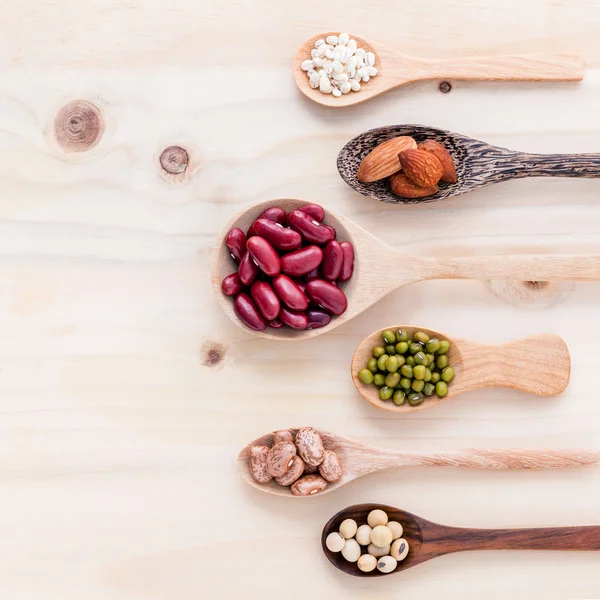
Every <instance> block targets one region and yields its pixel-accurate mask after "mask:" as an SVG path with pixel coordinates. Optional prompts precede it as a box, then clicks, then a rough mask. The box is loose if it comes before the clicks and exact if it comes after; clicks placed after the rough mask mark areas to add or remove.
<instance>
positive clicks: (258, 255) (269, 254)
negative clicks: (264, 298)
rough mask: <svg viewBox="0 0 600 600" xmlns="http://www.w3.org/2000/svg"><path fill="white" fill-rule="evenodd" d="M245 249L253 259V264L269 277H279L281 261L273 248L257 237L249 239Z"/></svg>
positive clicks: (263, 239)
mask: <svg viewBox="0 0 600 600" xmlns="http://www.w3.org/2000/svg"><path fill="white" fill-rule="evenodd" d="M246 248H247V249H248V252H249V253H250V256H251V257H252V258H253V259H254V262H255V263H256V264H257V265H258V268H259V269H260V270H261V271H262V272H263V273H265V275H268V276H269V277H275V276H276V275H279V273H280V271H281V261H280V260H279V256H278V255H277V252H275V248H273V246H271V244H269V242H267V240H265V238H262V237H260V236H258V235H255V236H253V237H251V238H250V239H249V240H248V241H247V242H246Z"/></svg>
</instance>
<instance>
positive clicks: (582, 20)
mask: <svg viewBox="0 0 600 600" xmlns="http://www.w3.org/2000/svg"><path fill="white" fill-rule="evenodd" d="M0 5H1V6H2V9H3V12H2V15H3V18H2V19H0V48H1V49H2V52H1V53H0V63H1V64H2V78H1V79H0V91H1V93H0V107H1V110H0V157H1V160H0V210H1V213H2V220H1V221H0V229H1V235H0V256H1V261H0V278H1V281H2V286H1V293H0V327H1V335H0V398H1V407H2V419H1V420H0V428H1V435H0V469H1V470H0V475H1V477H0V490H1V497H2V509H3V510H2V511H1V513H0V531H2V536H1V538H0V556H1V558H2V569H0V590H1V595H2V598H7V599H10V600H31V599H35V600H81V599H82V598H85V599H86V600H140V599H144V600H174V599H176V600H197V599H198V598H204V597H214V598H236V597H240V596H242V595H243V597H244V598H248V599H249V598H257V599H258V598H261V599H264V598H265V596H266V595H271V596H275V595H277V594H279V595H284V596H285V597H286V598H289V599H291V600H299V599H300V598H305V597H306V590H305V588H304V587H302V586H298V585H292V584H291V583H290V582H291V581H293V580H294V578H295V577H297V573H298V572H301V573H303V575H304V578H305V579H307V580H310V581H311V582H313V583H314V585H315V588H316V591H315V592H314V595H315V596H317V597H328V598H339V597H343V598H345V599H348V600H358V599H360V600H363V599H365V600H366V599H372V598H377V599H378V600H390V599H395V598H403V599H405V600H406V599H413V598H414V599H420V600H422V599H423V598H436V597H443V598H461V600H462V599H465V598H473V599H479V598H481V597H485V598H490V599H491V598H503V599H504V598H507V597H510V598H515V599H519V600H521V599H522V598H527V599H532V598H543V599H544V600H547V599H555V598H594V597H598V595H599V593H598V590H599V589H600V572H599V570H598V556H597V555H594V554H593V553H552V554H544V553H542V552H536V551H531V552H528V553H526V554H523V553H520V552H505V553H500V552H481V553H470V554H466V555H463V556H460V555H452V556H447V557H444V558H440V559H437V560H435V561H430V562H428V563H427V564H425V565H422V566H421V567H419V568H418V569H411V570H410V571H408V572H406V573H405V574H402V575H397V576H395V577H394V578H389V579H385V578H384V579H382V580H380V581H377V582H369V583H365V582H362V581H357V580H355V579H354V578H350V577H348V576H346V575H344V574H343V573H339V572H338V571H337V570H336V569H334V568H333V567H332V566H331V565H330V564H329V563H328V562H327V561H326V559H325V558H324V557H323V555H322V552H321V550H320V548H319V536H320V534H321V530H322V527H323V525H324V524H325V522H326V521H327V520H328V519H329V518H330V517H331V515H333V514H335V513H336V512H337V511H338V510H340V509H342V508H344V507H346V506H349V505H351V504H356V503H360V502H382V503H388V504H392V505H395V506H398V507H402V508H404V509H406V510H408V511H410V512H412V513H415V514H419V515H424V516H425V517H427V518H428V519H431V520H432V521H435V522H439V523H448V524H452V525H456V526H468V527H545V526H561V525H564V526H574V525H587V524H598V523H599V522H600V509H599V507H598V495H599V494H600V469H598V468H597V467H589V468H588V467H586V468H583V469H568V470H553V471H539V472H530V471H526V472H525V471H523V472H521V471H482V470H470V469H462V470H459V469H441V468H440V469H436V468H432V469H416V468H415V469H413V468H407V469H406V470H402V471H401V472H400V471H399V472H398V473H396V474H395V476H394V477H393V478H390V477H388V476H387V474H386V473H385V472H382V473H377V474H373V475H371V476H369V477H366V478H364V479H361V480H359V481H356V482H354V483H353V484H352V485H348V486H345V487H344V489H343V490H339V491H338V492H336V493H335V494H328V495H325V496H323V497H321V498H314V499H312V500H311V501H307V502H290V501H289V500H288V499H286V498H277V497H270V496H268V495H267V494H263V493H260V492H259V491H258V490H254V489H252V488H251V487H250V486H248V485H246V484H245V483H244V481H243V480H242V479H241V478H240V476H239V474H238V472H237V465H236V458H237V454H238V452H239V450H240V449H241V448H242V447H243V446H244V444H246V443H247V442H248V441H249V440H252V439H255V438H256V437H258V436H259V435H261V434H263V433H265V432H268V431H273V430H275V429H278V428H281V427H285V426H286V425H293V424H307V425H308V424H312V425H314V426H316V427H319V428H323V429H325V430H327V431H335V432H337V433H339V434H341V435H344V436H348V437H350V438H353V439H356V440H358V441H360V442H363V443H367V444H369V445H373V446H377V447H383V448H387V449H390V450H397V451H407V452H422V453H430V452H442V451H451V450H453V451H458V450H460V449H463V448H467V447H476V448H489V449H497V448H524V449H530V448H535V447H549V448H565V447H582V448H586V449H589V450H597V449H598V431H599V428H600V404H599V402H598V397H597V393H596V392H597V385H598V377H597V373H598V364H599V361H600V351H599V347H600V346H599V340H600V321H599V320H598V318H597V317H598V299H599V298H600V285H599V284H597V283H575V284H574V285H573V284H570V285H564V284H562V283H559V282H557V283H556V284H551V285H549V286H539V285H537V284H535V285H529V284H521V283H519V282H514V283H513V284H511V285H505V284H500V283H498V282H495V283H493V284H490V285H488V284H486V283H485V282H481V281H476V280H474V281H451V280H446V281H443V280H435V281H427V282H423V283H418V284H415V285H413V286H407V287H404V288H402V289H399V290H397V291H395V292H393V293H391V294H390V295H389V296H387V297H386V298H385V299H383V300H382V301H381V302H379V303H378V304H377V305H375V306H373V307H372V309H370V310H368V311H366V312H364V313H363V314H361V315H360V316H359V317H357V318H356V319H353V320H352V321H349V322H348V323H346V324H344V325H343V326H342V327H340V328H339V329H337V330H335V331H334V332H332V333H331V334H326V335H324V336H320V337H318V338H315V339H311V340H305V341H301V342H298V343H282V342H278V341H273V340H264V339H260V338H257V337H255V336H252V335H250V334H247V333H246V332H244V331H243V330H242V329H240V328H238V327H237V326H235V325H234V324H233V323H232V322H231V321H230V319H229V318H228V317H227V316H226V315H225V314H224V313H223V311H222V310H221V308H220V306H219V304H218V302H217V299H216V297H215V296H214V294H213V292H212V285H211V280H210V273H209V270H210V256H211V251H212V250H213V247H214V245H215V241H216V237H217V234H218V232H219V231H220V229H221V228H222V227H223V226H224V225H225V224H226V222H227V221H228V219H230V218H231V217H232V216H234V215H235V214H236V213H238V212H239V211H241V210H242V209H244V208H245V207H247V206H248V205H250V204H253V203H256V202H260V201H262V200H266V199H270V198H290V197H295V198H302V199H305V200H311V201H317V202H321V203H322V204H323V205H324V206H325V207H326V208H328V209H330V210H333V211H335V212H337V213H339V214H343V215H345V216H347V217H348V218H350V219H352V220H353V221H354V222H356V223H357V224H358V225H360V226H361V227H363V228H364V229H366V230H367V231H370V232H371V233H372V234H373V235H374V236H375V237H376V238H378V239H380V240H381V241H382V242H385V243H387V244H390V245H392V246H393V247H394V248H395V249H396V250H398V251H404V252H408V251H409V250H410V253H416V254H417V255H418V256H420V257H423V258H424V257H444V258H445V259H447V260H451V259H454V258H456V257H469V256H471V257H474V260H475V259H477V260H478V258H477V257H480V256H486V255H499V254H503V253H506V254H529V253H531V254H540V253H541V254H549V253H550V254H551V253H559V254H565V253H572V254H587V253H593V254H598V253H600V203H599V201H598V193H599V191H600V188H599V185H600V182H598V181H597V180H591V179H590V180H585V179H578V180H568V179H564V180H561V179H555V180H553V179H544V180H533V179H532V180H521V181H513V182H508V183H503V184H499V185H495V186H491V187H489V188H487V189H483V190H480V191H476V192H473V193H472V194H468V195H464V196H461V197H457V198H453V199H450V200H448V201H444V202H441V203H432V204H430V205H425V206H402V207H400V206H393V205H385V204H383V203H381V202H376V201H374V200H371V199H368V198H365V197H363V196H361V195H359V194H357V193H355V192H353V191H352V190H350V189H349V188H348V186H347V185H346V184H345V183H344V182H343V181H342V180H341V178H340V177H339V175H338V174H337V170H336V167H335V165H336V157H337V155H338V152H339V150H340V149H341V148H342V146H343V145H344V144H345V143H346V142H347V141H348V140H349V139H351V138H353V137H354V136H356V135H358V134H359V133H361V132H363V131H365V130H367V129H370V128H373V127H378V126H382V125H386V124H390V123H426V124H431V125H436V126H439V127H441V128H444V129H447V130H451V131H460V132H462V133H464V134H466V135H470V136H472V137H474V138H477V139H483V140H486V141H488V142H489V143H493V144H495V145H498V146H504V147H509V148H519V149H521V150H523V151H527V152H536V153H537V152H539V153H541V152H558V153H564V152H596V151H598V149H599V148H598V140H599V139H600V138H599V133H600V112H599V111H598V98H599V97H600V71H599V70H598V67H599V66H600V45H599V44H598V28H599V27H600V8H599V7H597V6H596V5H595V4H594V3H591V2H581V3H566V2H562V3H561V2H550V1H545V0H540V1H538V2H532V3H530V2H522V1H521V0H520V1H518V2H517V1H515V0H503V1H502V2H500V1H492V2H486V3H485V5H484V3H481V2H474V1H469V2H464V1H460V2H459V1H457V0H454V1H443V2H440V1H434V0H426V1H423V0H418V1H417V0H408V1H407V2H391V1H389V0H375V1H374V2H371V3H369V4H365V3H364V2H362V3H360V4H357V3H354V4H352V3H346V4H345V5H343V6H342V5H340V4H338V3H324V2H315V1H313V0H307V1H305V2H302V3H301V4H300V3H279V4H277V5H274V4H273V3H266V2H261V1H258V2H252V3H239V2H238V3H232V2H228V1H227V0H224V1H221V2H215V1H213V0H195V1H193V2H192V1H191V0H173V1H171V2H169V3H159V2H142V1H140V0H132V1H130V2H123V1H122V0H118V1H117V0H96V1H95V2H81V0H62V1H61V2H59V3H56V2H54V3H50V2H41V0H35V1H34V0H22V1H21V2H0ZM331 27H339V28H340V29H347V30H349V31H360V32H361V33H363V34H364V35H365V36H367V37H368V38H370V39H377V40H381V41H382V43H384V44H385V45H386V46H390V47H395V48H396V47H397V48H398V49H399V50H401V51H404V52H407V53H410V54H413V55H417V56H423V57H428V58H432V59H441V58H444V57H446V56H451V55H452V56H455V55H456V56H488V55H494V54H496V55H500V54H510V53H535V52H571V51H575V52H581V53H583V55H584V59H585V62H586V77H585V79H584V80H583V81H582V82H581V83H578V84H571V83H566V84H558V83H557V84H554V83H548V84H537V83H531V84H527V83H515V84H512V83H493V82H489V83H485V82H483V83H482V82H474V83H468V82H460V81H457V82H453V81H451V83H452V84H453V89H452V91H451V92H450V93H449V94H442V93H440V92H439V91H438V89H437V84H438V82H429V83H422V84H415V85H409V86H406V87H403V88H400V89H398V90H394V91H391V92H389V93H387V94H385V95H382V96H381V97H380V98H377V99H373V100H372V101H370V102H368V103H366V104H364V105H361V106H356V107H352V108H349V109H347V110H345V111H332V110H329V109H327V108H325V107H320V106H318V105H316V104H314V103H313V102H310V101H308V100H307V99H305V98H304V96H302V94H300V93H299V92H298V89H297V87H296V85H295V83H294V81H293V78H292V76H291V73H290V61H291V58H292V56H293V55H294V53H295V52H296V50H297V48H298V47H299V46H300V45H301V43H302V42H303V41H304V40H306V39H307V38H308V37H310V36H311V35H313V34H314V33H315V32H319V31H326V30H327V29H329V28H331ZM75 100H87V101H88V102H91V103H93V104H94V105H95V106H96V107H97V108H98V109H99V112H98V113H96V112H94V113H93V114H100V115H101V116H102V122H103V124H104V129H103V130H100V129H99V130H98V131H102V135H101V139H99V141H98V142H97V143H96V144H95V145H94V146H93V147H91V148H89V149H88V150H86V151H84V152H73V151H70V152H65V151H64V150H63V149H62V146H60V145H59V144H58V143H56V141H55V139H54V133H53V132H54V131H55V128H54V125H55V122H54V116H55V115H56V114H57V113H58V111H59V110H60V108H61V107H63V106H65V105H67V104H68V103H70V102H72V101H75ZM81 114H83V112H82V113H81ZM86 114H87V113H86ZM92 120H94V119H92ZM79 127H80V125H78V124H77V123H75V124H74V125H72V126H71V129H70V131H71V136H70V139H71V142H70V143H71V144H72V143H73V139H76V140H81V139H82V138H80V137H77V135H75V138H73V132H75V134H76V132H77V129H78V128H79ZM86 131H89V129H87V128H86ZM65 139H67V138H65ZM83 142H84V144H86V145H87V144H90V143H91V142H90V138H89V137H88V136H84V137H83ZM172 146H178V147H182V148H185V150H186V151H187V155H188V163H187V168H186V170H185V171H184V172H183V173H171V172H166V171H164V170H163V169H162V168H161V161H160V157H161V155H162V153H163V151H164V150H165V149H166V148H168V147H172ZM172 162H173V161H171V160H170V159H169V160H168V163H169V164H171V163H172ZM175 162H176V164H181V163H180V162H179V159H178V160H176V161H175ZM183 164H185V161H184V163H183ZM172 170H175V171H177V168H175V169H172ZM391 275H393V273H391ZM507 300H508V301H507ZM394 322H396V323H418V324H422V325H424V326H427V327H429V328H431V329H435V330H439V331H442V332H449V333H452V334H453V335H456V336H457V337H460V338H462V339H469V340H473V341H474V342H480V343H489V344H502V343H505V342H508V341H510V340H513V339H517V338H519V337H525V336H531V335H537V334H539V333H542V332H548V333H554V334H557V335H559V336H561V337H562V338H563V339H564V340H565V341H566V343H567V344H568V346H569V349H570V352H571V357H572V374H571V381H570V384H569V387H568V388H567V390H565V392H564V393H563V394H561V395H560V396H558V397H556V398H554V399H548V398H537V397H534V396H531V395H529V394H526V393H522V392H517V391H514V390H505V389H500V388H498V389H493V390H480V391H475V392H472V393H470V394H469V395H468V396H464V397H461V398H460V399H456V400H454V401H452V402H449V403H448V405H446V406H445V405H441V406H439V407H437V408H436V409H435V410H431V411H421V412H419V413H417V414H415V415H409V416H407V415H387V414H385V413H383V412H382V411H379V410H377V409H375V408H374V407H371V406H369V405H368V404H367V403H366V402H364V401H363V400H362V398H361V397H360V396H359V395H358V393H357V392H356V390H355V388H354V386H353V384H352V381H351V379H350V377H349V374H348V370H349V365H350V360H351V358H352V354H353V352H354V350H355V348H356V346H357V345H358V344H359V342H360V341H361V340H362V339H363V338H364V337H365V335H367V334H368V333H370V332H372V331H375V330H377V329H379V328H381V327H383V326H385V325H386V324H389V323H394ZM284 543H285V544H286V547H289V548H290V550H289V551H288V552H286V551H284V549H283V547H282V545H283V544H284Z"/></svg>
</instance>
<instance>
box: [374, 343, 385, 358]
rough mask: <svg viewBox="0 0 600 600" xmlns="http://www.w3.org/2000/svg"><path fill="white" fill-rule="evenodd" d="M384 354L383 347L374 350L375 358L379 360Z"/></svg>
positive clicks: (376, 347)
mask: <svg viewBox="0 0 600 600" xmlns="http://www.w3.org/2000/svg"><path fill="white" fill-rule="evenodd" d="M383 354H385V348H384V347H383V346H375V347H374V348H373V356H374V357H375V358H379V357H380V356H381V355H383Z"/></svg>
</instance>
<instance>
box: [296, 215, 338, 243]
mask: <svg viewBox="0 0 600 600" xmlns="http://www.w3.org/2000/svg"><path fill="white" fill-rule="evenodd" d="M287 222H288V225H289V226H290V227H291V228H292V229H295V230H296V231H297V232H298V233H299V234H300V235H301V236H302V237H303V238H304V239H305V240H306V241H307V242H310V243H311V244H318V245H320V246H322V245H323V244H326V243H327V242H330V241H331V240H332V239H333V238H334V235H333V233H332V231H333V228H331V229H330V228H329V226H327V225H321V224H320V223H317V221H314V220H313V219H311V217H310V216H309V215H307V214H306V213H303V212H301V211H299V210H293V211H292V212H291V213H290V214H289V215H288V217H287Z"/></svg>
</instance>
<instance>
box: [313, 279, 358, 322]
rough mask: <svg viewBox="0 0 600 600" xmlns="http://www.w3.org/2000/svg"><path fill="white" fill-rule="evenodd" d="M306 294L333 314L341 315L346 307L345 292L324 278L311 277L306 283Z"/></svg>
mask: <svg viewBox="0 0 600 600" xmlns="http://www.w3.org/2000/svg"><path fill="white" fill-rule="evenodd" d="M306 294H307V296H308V297H309V298H310V299H311V300H312V301H313V302H315V303H317V304H318V305H319V306H321V307H323V308H324V309H325V310H328V311H329V312H330V313H333V314H334V315H342V314H344V312H346V309H347V308H348V299H347V298H346V294H344V292H342V290H340V288H338V287H337V286H335V285H333V284H332V283H330V282H329V281H325V280H324V279H311V280H310V281H309V282H308V283H307V284H306Z"/></svg>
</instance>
